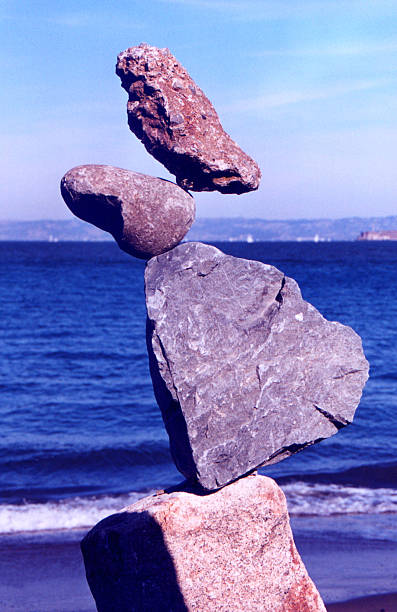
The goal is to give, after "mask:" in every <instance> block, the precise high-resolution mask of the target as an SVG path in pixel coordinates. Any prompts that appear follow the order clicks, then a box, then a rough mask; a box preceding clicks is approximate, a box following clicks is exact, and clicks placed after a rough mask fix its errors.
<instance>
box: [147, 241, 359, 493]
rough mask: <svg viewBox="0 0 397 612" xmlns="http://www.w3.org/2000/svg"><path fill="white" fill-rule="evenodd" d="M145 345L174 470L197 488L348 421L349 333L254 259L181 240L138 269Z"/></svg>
mask: <svg viewBox="0 0 397 612" xmlns="http://www.w3.org/2000/svg"><path fill="white" fill-rule="evenodd" d="M145 281H146V303H147V311H148V347H149V355H150V359H151V373H152V378H153V383H154V389H155V393H156V397H157V401H158V403H159V405H160V408H161V410H162V413H163V418H164V422H165V425H166V428H167V431H168V434H169V437H170V445H171V451H172V454H173V458H174V460H175V463H176V465H177V467H178V469H179V470H180V471H181V472H182V473H183V474H184V475H185V476H186V477H187V478H197V480H198V481H199V483H200V484H201V485H202V486H203V487H204V488H205V489H208V490H211V489H216V488H219V487H221V486H223V485H225V484H227V483H228V482H230V481H232V480H234V479H236V478H238V477H240V476H241V475H243V474H245V473H247V472H249V471H250V470H253V469H255V468H257V467H258V466H261V465H265V464H270V463H275V462H277V461H280V460H282V459H284V458H285V457H287V456H289V455H290V454H291V453H294V452H296V451H298V450H301V449H302V448H304V447H305V446H307V445H309V444H313V443H314V442H317V441H319V440H322V439H324V438H327V437H329V436H331V435H333V434H334V433H336V432H337V431H338V429H340V428H341V427H344V426H345V425H347V424H349V423H350V422H351V421H352V419H353V415H354V412H355V409H356V407H357V405H358V403H359V400H360V397H361V392H362V388H363V386H364V384H365V381H366V380H367V377H368V363H367V361H366V359H365V357H364V354H363V351H362V345H361V340H360V338H359V336H358V335H357V334H356V333H355V332H354V331H353V330H352V329H350V328H349V327H346V326H344V325H341V324H339V323H335V322H329V321H327V320H325V319H324V318H323V316H322V315H321V314H320V313H319V312H318V311H317V310H316V309H315V308H314V307H313V306H312V305H311V304H309V303H307V302H305V301H304V300H303V299H302V297H301V293H300V290H299V287H298V285H297V283H296V282H295V281H294V280H292V279H290V278H287V277H285V276H284V275H283V273H282V272H280V271H279V270H277V269H276V268H274V267H272V266H269V265H265V264H263V263H260V262H258V261H249V260H244V259H238V258H236V257H231V256H228V255H225V254H224V253H222V252H221V251H219V250H218V249H216V248H215V247H212V246H208V245H204V244H201V243H186V244H182V245H179V246H178V247H176V248H174V249H173V250H171V251H169V252H167V253H164V254H162V255H160V256H158V257H154V258H152V259H151V260H150V261H149V262H148V264H147V268H146V274H145Z"/></svg>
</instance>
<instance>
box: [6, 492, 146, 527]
mask: <svg viewBox="0 0 397 612" xmlns="http://www.w3.org/2000/svg"><path fill="white" fill-rule="evenodd" d="M151 493H152V492H146V493H137V492H132V493H129V494H127V495H121V496H117V497H111V496H103V497H99V498H93V497H74V498H70V499H65V500H60V501H53V502H51V501H50V502H46V503H32V502H30V503H25V504H21V505H17V504H2V505H0V534H7V533H18V532H38V531H52V530H61V529H79V528H81V529H83V528H90V527H92V526H93V525H95V524H96V523H97V522H98V521H100V520H101V519H103V518H105V517H106V516H109V514H114V513H115V512H118V511H119V510H121V509H122V508H124V507H125V506H128V505H130V504H133V503H134V502H136V501H137V500H138V499H139V498H140V497H143V496H144V495H150V494H151Z"/></svg>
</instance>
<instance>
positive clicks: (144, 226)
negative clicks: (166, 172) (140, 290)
mask: <svg viewBox="0 0 397 612" xmlns="http://www.w3.org/2000/svg"><path fill="white" fill-rule="evenodd" d="M61 193H62V197H63V199H64V200H65V202H66V204H67V205H68V207H69V208H70V210H71V211H72V212H73V213H74V214H75V215H76V216H77V217H79V218H80V219H83V221H88V222H89V223H92V224H93V225H96V226H97V227H99V228H100V229H102V230H105V231H107V232H110V233H111V234H112V236H113V237H114V239H115V240H116V242H117V244H118V245H119V247H120V248H121V249H123V251H126V252H127V253H129V254H130V255H134V256H135V257H140V258H141V259H147V258H149V257H152V256H153V255H158V254H159V253H163V252H164V251H167V250H168V249H171V248H172V247H174V246H175V245H177V244H178V242H180V241H181V240H182V239H183V238H184V236H185V234H186V233H187V231H188V230H189V229H190V226H191V225H192V223H193V221H194V213H195V205H194V200H193V198H192V197H191V196H190V195H189V194H188V193H186V191H184V190H183V189H181V188H180V187H178V185H175V183H171V182H170V181H165V180H163V179H159V178H154V177H152V176H148V175H146V174H140V173H139V172H132V171H131V170H124V169H123V168H115V167H114V166H102V165H96V164H91V165H85V166H77V167H76V168H72V169H71V170H69V172H67V173H66V174H65V176H64V177H63V178H62V180H61Z"/></svg>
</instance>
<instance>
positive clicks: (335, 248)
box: [0, 242, 397, 542]
mask: <svg viewBox="0 0 397 612" xmlns="http://www.w3.org/2000/svg"><path fill="white" fill-rule="evenodd" d="M215 246H218V247H219V248H220V249H222V250H223V251H224V252H226V253H229V254H232V255H235V256H237V257H244V258H249V259H256V260H259V261H262V262H265V263H270V264H272V265H274V266H276V267H277V268H279V269H280V270H282V271H283V272H284V273H285V274H286V275H288V276H291V277H293V278H294V279H295V280H296V281H297V282H298V283H299V285H300V287H301V290H302V294H303V297H304V298H305V299H306V300H308V301H309V302H311V303H312V304H313V305H314V306H316V308H318V309H319V310H320V312H321V313H322V314H323V315H324V316H325V317H326V318H327V319H329V320H336V321H340V322H341V323H344V324H346V325H350V326H351V327H353V328H354V329H355V331H356V332H358V333H359V334H360V335H361V337H362V340H363V346H364V351H365V354H366V357H367V359H368V360H369V362H370V368H371V369H370V379H369V381H368V383H367V386H366V388H365V391H364V394H363V397H362V401H361V404H360V406H359V408H358V409H357V413H356V417H355V420H354V423H353V424H352V425H350V426H349V427H347V428H345V429H343V430H341V431H340V432H339V433H338V434H337V435H335V436H334V437H332V438H331V439H329V440H326V441H324V442H321V443H320V444H317V445H315V446H313V447H310V448H307V449H305V450H304V451H302V452H301V453H299V454H297V455H294V456H292V457H290V458H289V459H287V460H284V461H282V462H280V463H279V464H277V465H275V466H271V467H269V468H268V469H262V470H261V472H262V473H264V474H266V475H269V476H272V477H274V478H276V480H277V482H278V483H279V484H280V485H281V487H282V488H283V490H284V492H285V494H286V496H287V501H288V506H289V511H290V514H291V516H292V518H293V520H294V519H295V520H296V524H297V525H299V521H301V519H302V518H304V519H307V520H306V523H305V525H306V528H307V529H312V530H313V531H315V530H317V531H318V530H319V529H321V520H322V518H324V517H328V518H330V519H332V520H333V521H334V523H333V524H334V525H335V529H336V530H338V529H345V530H346V531H349V533H353V532H354V531H356V532H357V535H359V536H360V537H362V538H379V537H380V536H379V533H374V529H375V530H376V529H378V528H379V526H380V525H381V526H382V538H386V539H389V540H391V541H393V542H397V526H396V521H395V518H396V515H397V453H396V450H397V243H393V242H389V243H387V242H356V243H353V242H351V243H349V242H344V243H342V242H341V243H337V242H332V243H303V242H302V243H299V242H294V243H292V242H291V243H287V242H283V243H274V242H272V243H270V242H269V243H251V244H248V243H236V242H230V243H219V244H216V245H215ZM144 268H145V263H144V262H143V261H140V260H137V259H135V258H133V257H131V256H129V255H126V254H124V253H123V252H121V251H120V250H119V249H118V247H117V246H116V245H115V244H113V243H110V242H103V243H89V242H86V243H72V242H71V243H43V242H30V243H29V242H14V243H11V242H3V243H0V311H1V317H0V328H1V332H0V338H1V339H0V398H1V399H0V415H1V436H0V534H3V535H4V536H6V535H11V534H16V533H20V534H23V533H25V534H30V535H32V534H33V533H43V532H46V533H48V532H50V531H54V532H56V531H60V530H65V529H83V528H89V527H90V526H92V525H93V524H95V523H96V522H97V521H98V520H100V519H101V518H103V517H104V516H107V515H108V514H111V513H113V512H114V511H116V510H118V509H120V508H122V507H124V506H126V505H127V504H129V503H132V502H133V501H135V500H136V499H138V498H139V497H142V496H143V495H146V494H148V493H150V492H153V491H154V490H156V489H162V488H165V487H168V486H170V485H173V484H176V483H178V482H180V481H182V480H183V477H182V476H181V475H180V474H179V473H178V472H177V470H176V468H175V466H174V464H173V462H172V460H171V457H170V453H169V449H168V439H167V435H166V432H165V429H164V426H163V423H162V419H161V415H160V411H159V409H158V407H157V405H156V402H155V399H154V395H153V390H152V384H151V379H150V375H149V367H148V359H147V354H146V344H145V320H146V310H145V300H144V290H143V273H144ZM368 515H371V516H376V517H378V519H379V520H378V521H377V522H375V523H374V522H368V521H366V520H365V517H366V516H368ZM341 518H343V521H341ZM353 518H354V520H353ZM327 524H328V525H329V524H330V523H329V522H328V523H327ZM374 524H375V525H378V527H374ZM310 525H311V527H310ZM341 525H342V527H341Z"/></svg>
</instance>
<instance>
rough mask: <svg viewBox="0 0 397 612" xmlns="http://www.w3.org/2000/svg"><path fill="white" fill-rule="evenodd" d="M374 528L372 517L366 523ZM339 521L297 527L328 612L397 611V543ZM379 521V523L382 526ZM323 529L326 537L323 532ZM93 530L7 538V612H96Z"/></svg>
mask: <svg viewBox="0 0 397 612" xmlns="http://www.w3.org/2000/svg"><path fill="white" fill-rule="evenodd" d="M366 518H367V519H368V520H369V521H371V517H366ZM335 520H336V519H334V520H333V521H329V520H327V519H323V520H321V521H320V520H319V519H318V520H316V523H317V526H318V530H319V531H318V532H317V533H316V532H313V530H312V527H313V521H312V520H310V521H308V520H302V519H300V520H298V521H297V520H296V519H294V520H293V521H292V523H293V531H294V539H295V543H296V545H297V548H298V551H299V553H300V555H301V557H302V560H303V562H304V563H305V565H306V568H307V570H308V573H309V575H310V577H311V578H312V580H313V582H314V583H315V585H316V587H317V588H318V590H319V592H320V594H321V596H322V598H323V600H324V602H325V606H326V609H327V611H328V612H375V611H376V612H379V611H381V610H382V609H383V610H384V611H385V612H391V610H397V593H396V592H395V585H396V584H397V568H396V569H394V566H395V565H396V563H395V560H396V559H397V542H394V541H384V540H374V539H365V538H360V537H352V536H351V535H350V537H349V536H348V535H347V534H343V533H341V532H340V531H339V530H338V529H335V527H337V526H339V520H341V519H339V520H338V521H337V522H338V525H336V524H335ZM378 520H379V517H376V516H374V517H373V518H372V521H375V522H376V523H377V525H378V527H379V523H378ZM320 527H321V531H320ZM87 531H88V529H85V530H80V529H75V530H63V531H60V532H48V531H47V532H36V533H32V534H29V535H27V534H26V533H25V534H14V535H2V536H0V609H1V610H4V612H8V611H11V610H12V611H13V612H27V611H33V610H40V612H96V607H95V602H94V599H93V597H92V595H91V592H90V590H89V588H88V584H87V582H86V578H85V570H84V564H83V559H82V555H81V552H80V541H81V539H82V538H83V537H84V535H85V534H86V533H87Z"/></svg>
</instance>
